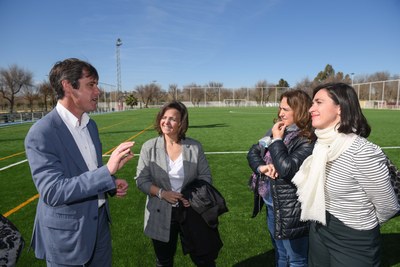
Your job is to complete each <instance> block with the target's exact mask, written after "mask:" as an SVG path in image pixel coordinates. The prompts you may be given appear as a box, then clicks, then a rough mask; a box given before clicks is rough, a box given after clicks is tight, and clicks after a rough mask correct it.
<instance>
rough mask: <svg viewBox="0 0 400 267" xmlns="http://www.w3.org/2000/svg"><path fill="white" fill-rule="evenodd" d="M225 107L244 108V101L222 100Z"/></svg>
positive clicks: (245, 103) (245, 104)
mask: <svg viewBox="0 0 400 267" xmlns="http://www.w3.org/2000/svg"><path fill="white" fill-rule="evenodd" d="M224 106H225V107H246V106H247V100H246V99H224Z"/></svg>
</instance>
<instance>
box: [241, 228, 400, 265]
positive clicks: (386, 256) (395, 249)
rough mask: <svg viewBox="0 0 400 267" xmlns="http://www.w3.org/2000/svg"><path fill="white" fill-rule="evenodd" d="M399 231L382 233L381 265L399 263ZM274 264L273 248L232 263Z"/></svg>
mask: <svg viewBox="0 0 400 267" xmlns="http://www.w3.org/2000/svg"><path fill="white" fill-rule="evenodd" d="M399 241H400V233H391V234H382V244H383V245H382V262H381V266H382V267H389V266H395V265H396V266H397V265H398V264H399V263H400V249H399ZM261 266H263V267H269V266H271V267H272V266H274V250H273V249H272V250H269V251H267V252H265V253H263V254H259V255H255V256H253V257H251V258H248V259H245V260H243V261H241V262H239V263H236V264H234V265H233V267H261Z"/></svg>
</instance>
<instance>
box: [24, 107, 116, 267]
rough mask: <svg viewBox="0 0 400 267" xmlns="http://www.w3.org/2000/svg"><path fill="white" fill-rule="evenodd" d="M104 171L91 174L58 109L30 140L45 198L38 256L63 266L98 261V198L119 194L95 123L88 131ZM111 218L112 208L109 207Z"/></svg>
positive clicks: (36, 238)
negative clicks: (104, 161) (94, 256)
mask: <svg viewBox="0 0 400 267" xmlns="http://www.w3.org/2000/svg"><path fill="white" fill-rule="evenodd" d="M87 127H88V130H89V132H90V136H91V138H92V140H93V144H94V146H95V148H96V154H97V162H98V165H99V168H98V169H96V170H94V171H89V170H88V168H87V166H86V163H85V161H84V159H83V157H82V155H81V153H80V151H79V148H78V146H77V145H76V143H75V141H74V139H73V137H72V135H71V133H70V131H69V130H68V128H67V126H66V125H65V124H64V122H63V121H62V119H61V117H60V116H59V115H58V112H57V111H56V109H53V110H52V111H51V112H50V113H49V114H47V115H46V116H45V117H43V118H42V119H40V120H39V121H37V122H36V123H35V124H34V125H33V126H32V127H31V129H30V130H29V132H28V134H27V136H26V138H25V149H26V155H27V158H28V161H29V165H30V168H31V172H32V177H33V181H34V183H35V186H36V188H37V190H38V192H39V195H40V197H39V201H38V205H37V210H36V217H35V224H34V229H33V235H32V241H31V246H32V247H33V248H34V250H35V255H36V257H37V258H40V259H47V260H49V261H53V262H56V263H59V264H69V265H81V264H84V263H86V262H87V261H88V260H89V259H90V256H91V255H92V252H93V249H94V245H95V241H96V233H97V219H98V194H99V193H105V192H107V191H109V190H112V189H115V182H114V178H113V177H112V176H111V175H110V173H109V171H108V169H107V167H106V166H102V165H103V164H102V152H101V151H102V148H101V143H100V139H99V135H98V130H97V126H96V124H95V122H94V121H93V120H90V122H89V123H88V125H87ZM105 205H106V209H107V213H108V214H109V210H108V203H107V202H106V204H105Z"/></svg>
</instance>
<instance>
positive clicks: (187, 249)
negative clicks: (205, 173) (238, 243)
mask: <svg viewBox="0 0 400 267" xmlns="http://www.w3.org/2000/svg"><path fill="white" fill-rule="evenodd" d="M181 193H182V194H183V195H184V197H185V198H186V199H187V200H189V202H190V207H189V208H184V207H183V205H180V207H181V209H183V217H184V218H183V220H182V222H181V230H182V234H183V236H184V238H183V239H182V244H183V251H184V253H185V254H186V253H190V254H191V255H196V256H201V257H202V258H205V259H207V260H208V261H210V260H215V259H216V258H217V256H218V253H219V250H220V249H221V247H222V246H223V243H222V240H221V238H220V235H219V232H218V216H219V215H221V214H223V213H225V212H227V211H228V208H227V206H226V204H225V199H224V198H223V196H222V195H221V194H220V193H219V192H218V190H217V189H216V188H214V187H213V186H212V185H211V184H209V183H208V182H206V181H204V180H200V179H196V180H194V181H193V182H191V183H190V184H189V185H187V186H186V187H185V188H184V189H183V190H182V192H181Z"/></svg>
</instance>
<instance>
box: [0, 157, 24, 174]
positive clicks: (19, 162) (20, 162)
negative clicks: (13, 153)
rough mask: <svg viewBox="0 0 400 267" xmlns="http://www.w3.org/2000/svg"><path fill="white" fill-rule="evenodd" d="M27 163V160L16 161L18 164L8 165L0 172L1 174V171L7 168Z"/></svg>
mask: <svg viewBox="0 0 400 267" xmlns="http://www.w3.org/2000/svg"><path fill="white" fill-rule="evenodd" d="M27 161H28V160H27V159H24V160H21V161H18V162H16V163H13V164H10V165H8V166H5V167H3V168H1V169H0V172H1V171H4V170H7V169H8V168H11V167H14V166H17V165H19V164H22V163H24V162H27Z"/></svg>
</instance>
